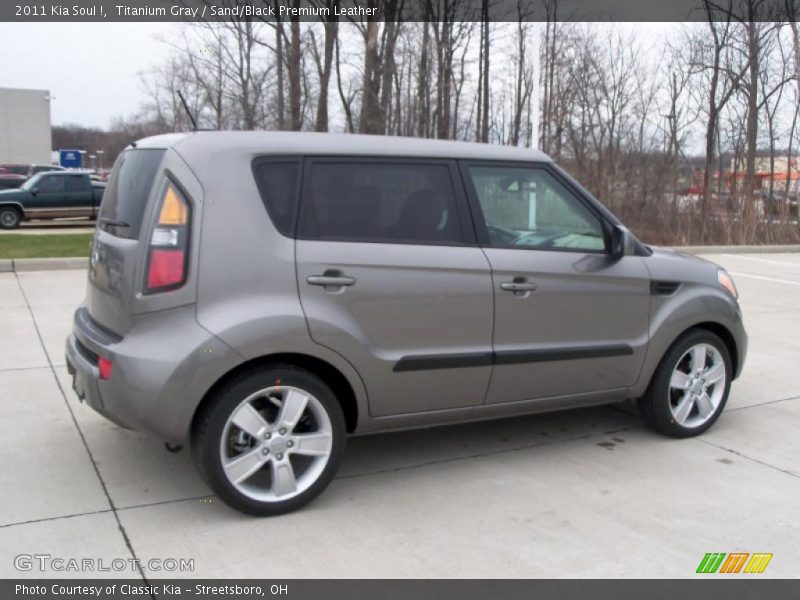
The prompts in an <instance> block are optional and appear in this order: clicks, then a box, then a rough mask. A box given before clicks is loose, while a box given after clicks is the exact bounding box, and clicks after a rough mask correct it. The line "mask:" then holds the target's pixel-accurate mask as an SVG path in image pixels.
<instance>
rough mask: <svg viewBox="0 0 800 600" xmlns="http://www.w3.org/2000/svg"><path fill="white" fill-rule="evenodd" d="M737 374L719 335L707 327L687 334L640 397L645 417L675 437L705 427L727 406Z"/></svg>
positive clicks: (659, 368) (671, 350) (710, 424)
mask: <svg viewBox="0 0 800 600" xmlns="http://www.w3.org/2000/svg"><path fill="white" fill-rule="evenodd" d="M732 374H733V369H732V364H731V358H730V352H729V351H728V348H727V346H726V345H725V343H724V342H723V341H722V340H721V339H720V338H719V337H718V336H717V335H715V334H713V333H712V332H710V331H706V330H703V329H696V330H693V331H690V332H688V333H686V334H685V335H684V336H682V337H681V338H679V339H678V341H676V342H675V344H673V345H672V347H671V348H670V349H669V351H668V352H667V354H666V356H664V358H663V360H662V361H661V364H660V365H659V367H658V369H657V370H656V373H655V375H654V376H653V380H652V381H651V383H650V388H649V389H648V391H647V393H646V394H645V395H644V396H643V397H642V398H640V399H639V408H640V410H641V412H642V416H643V417H644V420H645V422H646V423H647V424H648V425H649V426H650V427H652V428H653V429H655V430H656V431H659V432H661V433H663V434H665V435H669V436H672V437H689V436H693V435H698V434H700V433H702V432H704V431H705V430H706V429H708V428H709V427H711V426H712V425H713V424H714V422H715V421H716V420H717V418H719V415H720V413H721V412H722V409H723V408H724V407H725V403H726V402H727V400H728V393H729V392H730V386H731V377H732Z"/></svg>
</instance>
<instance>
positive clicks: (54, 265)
mask: <svg viewBox="0 0 800 600" xmlns="http://www.w3.org/2000/svg"><path fill="white" fill-rule="evenodd" d="M664 248H669V249H670V250H678V251H681V252H686V253H688V254H765V253H767V252H775V253H783V252H800V244H784V245H780V246H664ZM88 261H89V259H88V258H86V257H80V256H79V257H71V258H13V259H3V260H0V273H13V272H17V273H19V272H22V271H63V270H70V269H72V270H74V269H85V268H86V267H87V263H88Z"/></svg>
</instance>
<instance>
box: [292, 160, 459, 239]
mask: <svg viewBox="0 0 800 600" xmlns="http://www.w3.org/2000/svg"><path fill="white" fill-rule="evenodd" d="M303 213H304V214H303V218H302V225H301V226H302V234H303V236H304V237H312V238H319V239H332V240H352V241H365V242H387V243H392V242H396V243H402V242H405V243H421V244H447V243H459V242H461V240H462V235H461V227H460V225H459V222H458V217H457V213H456V207H455V195H454V193H453V185H452V181H451V179H450V169H449V167H448V166H446V165H434V164H424V163H423V164H407V163H402V164H401V163H396V164H391V163H380V162H375V163H368V162H363V163H361V162H341V163H328V162H325V163H322V162H320V163H316V164H314V165H313V166H312V170H311V177H310V182H309V190H308V192H307V200H306V201H305V202H304V204H303Z"/></svg>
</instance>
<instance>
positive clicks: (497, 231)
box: [469, 167, 605, 251]
mask: <svg viewBox="0 0 800 600" xmlns="http://www.w3.org/2000/svg"><path fill="white" fill-rule="evenodd" d="M469 172H470V176H471V178H472V183H473V185H474V186H475V192H476V194H477V196H478V202H479V203H480V206H481V210H482V211H483V218H484V220H485V222H486V228H487V230H488V233H489V242H490V244H491V245H492V246H500V247H515V248H538V249H545V250H546V249H553V250H558V249H576V250H591V251H602V250H604V249H605V241H604V236H603V228H602V225H601V223H600V220H599V218H598V217H596V216H595V215H594V213H592V212H591V211H590V210H589V209H588V208H587V207H586V206H585V205H584V204H583V203H582V202H581V201H580V200H579V199H578V198H577V197H576V196H575V195H574V194H573V193H572V192H571V191H570V190H569V189H567V188H566V187H565V186H563V185H562V184H561V183H560V182H559V181H558V180H557V179H556V178H555V177H553V176H552V175H551V174H550V173H548V172H547V171H545V170H544V169H536V168H525V167H470V169H469Z"/></svg>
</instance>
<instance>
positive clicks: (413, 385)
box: [66, 132, 747, 515]
mask: <svg viewBox="0 0 800 600" xmlns="http://www.w3.org/2000/svg"><path fill="white" fill-rule="evenodd" d="M746 347H747V337H746V335H745V331H744V328H743V325H742V316H741V312H740V309H739V304H738V302H737V292H736V288H735V287H734V284H733V282H732V280H731V278H730V276H729V275H728V274H727V273H726V272H725V271H724V270H723V269H721V268H720V267H718V266H717V265H715V264H713V263H711V262H707V261H705V260H700V259H698V258H694V257H691V256H688V255H686V254H681V253H678V252H673V251H668V250H659V249H654V248H650V247H648V246H646V245H644V244H642V243H640V242H639V241H638V240H637V239H635V238H634V237H633V235H632V234H631V233H629V232H628V231H627V230H626V229H625V228H624V227H623V226H622V225H621V223H620V222H619V220H618V219H617V218H616V217H615V216H614V215H613V214H611V213H610V212H609V211H608V210H607V209H605V208H604V207H603V206H602V205H601V204H600V203H599V202H598V201H597V200H595V199H594V198H592V196H591V195H590V194H589V193H588V192H587V191H586V190H584V189H583V188H582V187H581V186H580V185H578V184H577V183H576V182H575V181H574V180H573V179H571V178H570V177H569V176H568V175H567V174H566V173H565V172H564V171H562V170H561V169H560V168H559V167H557V166H556V165H555V164H553V162H552V161H551V160H550V159H549V158H548V157H547V156H545V155H543V154H541V153H540V152H537V151H533V150H528V149H520V148H509V147H493V146H489V145H482V144H469V143H458V142H444V141H429V140H418V139H403V138H388V137H378V136H355V135H330V134H312V133H255V132H240V133H239V132H198V133H189V134H175V135H167V136H159V137H153V138H148V139H144V140H141V141H139V142H137V143H135V144H132V145H131V146H130V147H129V148H127V149H126V150H125V151H124V152H123V153H122V154H121V155H120V156H119V158H118V159H117V162H116V165H115V166H114V171H113V174H112V176H111V179H110V182H109V185H108V188H107V190H106V193H105V197H104V199H103V204H102V208H101V213H100V218H99V220H98V226H97V229H96V232H95V235H94V242H93V247H92V252H91V260H90V267H89V276H88V285H87V295H86V300H85V302H84V304H83V305H82V306H80V307H79V308H78V310H77V311H76V313H75V319H74V326H73V333H72V334H71V335H70V336H69V338H68V340H67V348H66V353H67V364H68V367H69V370H70V372H71V373H72V375H73V381H74V387H75V390H76V392H77V394H78V396H79V397H80V398H82V399H84V400H85V401H86V402H87V403H88V404H89V405H90V406H91V407H92V408H94V409H95V410H96V411H98V412H99V413H101V414H103V415H105V416H106V417H107V418H109V419H111V420H112V421H114V422H116V423H118V424H120V425H123V426H125V427H130V428H134V429H138V430H144V431H149V432H152V433H154V434H156V435H157V436H160V437H161V438H163V439H164V440H165V441H167V442H170V443H173V444H180V443H183V442H184V441H187V440H188V441H189V442H190V443H191V448H192V452H193V455H194V458H195V461H196V464H197V467H198V469H199V471H200V473H201V474H202V476H203V477H204V478H205V480H206V481H207V482H208V484H209V486H210V487H211V488H212V489H213V490H214V492H215V493H216V494H218V495H219V497H220V498H222V499H223V500H224V501H225V502H227V503H228V504H230V505H231V506H233V507H235V508H237V509H239V510H241V511H244V512H247V513H251V514H257V515H272V514H278V513H283V512H286V511H290V510H293V509H296V508H298V507H300V506H302V505H303V504H305V503H307V502H308V501H310V500H311V499H312V498H314V497H315V496H316V495H317V494H319V493H320V492H321V491H322V490H323V489H324V488H325V487H326V486H327V485H328V483H329V482H330V481H331V479H332V478H333V476H334V474H335V472H336V469H337V467H338V465H339V463H340V461H341V459H342V454H343V450H344V445H345V438H346V436H347V434H363V433H374V432H380V431H389V430H398V429H404V428H413V427H428V426H433V425H440V424H445V423H455V422H464V421H472V420H479V419H491V418H498V417H510V416H514V415H520V414H524V413H535V412H543V411H552V410H559V409H562V408H571V407H579V406H588V405H594V404H603V403H612V402H620V401H623V400H626V399H631V398H636V399H638V401H639V405H640V407H641V412H642V414H643V416H644V419H645V420H646V421H647V423H648V424H649V425H650V426H652V427H653V428H654V429H656V430H658V431H660V432H662V433H664V434H667V435H671V436H675V437H685V436H691V435H696V434H698V433H701V432H703V431H705V430H706V429H708V428H709V427H710V426H711V425H712V424H713V423H714V421H715V420H716V419H717V417H718V416H719V415H720V412H721V411H722V409H723V407H724V406H725V402H726V400H727V397H728V393H729V390H730V385H731V382H732V381H733V379H735V378H736V377H737V376H738V375H739V373H740V371H741V369H742V364H743V362H744V359H745V352H746Z"/></svg>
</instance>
